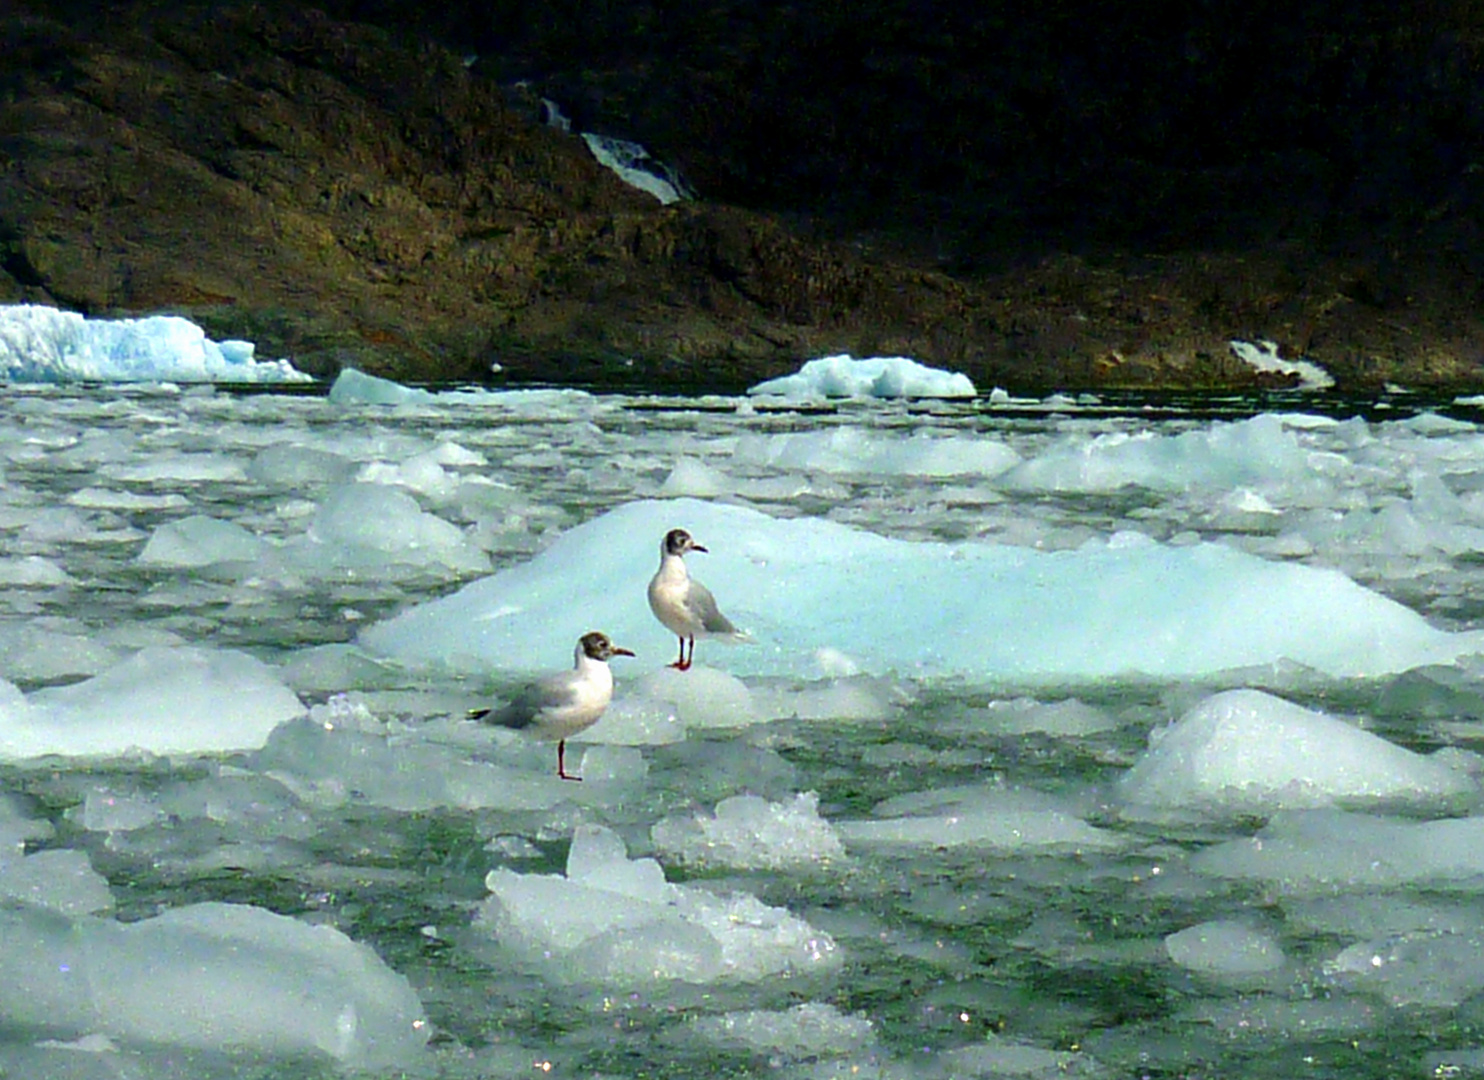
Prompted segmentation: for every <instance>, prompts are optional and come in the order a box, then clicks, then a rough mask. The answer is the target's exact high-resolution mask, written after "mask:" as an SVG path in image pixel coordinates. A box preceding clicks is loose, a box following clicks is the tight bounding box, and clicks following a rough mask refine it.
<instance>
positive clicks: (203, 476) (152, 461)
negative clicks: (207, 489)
mask: <svg viewBox="0 0 1484 1080" xmlns="http://www.w3.org/2000/svg"><path fill="white" fill-rule="evenodd" d="M103 473H104V475H106V476H109V477H112V478H113V479H115V480H120V481H123V482H125V483H134V484H165V485H170V484H241V483H245V482H246V481H247V470H246V469H244V468H243V466H242V463H241V462H240V461H238V460H237V459H236V458H234V457H232V456H230V455H228V454H191V453H160V454H156V455H152V456H151V457H150V458H149V459H148V460H147V461H144V462H141V463H138V464H130V465H112V466H109V467H107V468H105V469H104V470H103Z"/></svg>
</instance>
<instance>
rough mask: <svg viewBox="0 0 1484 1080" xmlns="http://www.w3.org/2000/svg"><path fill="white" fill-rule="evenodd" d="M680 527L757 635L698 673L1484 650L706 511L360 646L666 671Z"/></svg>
mask: <svg viewBox="0 0 1484 1080" xmlns="http://www.w3.org/2000/svg"><path fill="white" fill-rule="evenodd" d="M677 526H680V527H684V528H686V529H688V530H689V531H690V532H691V533H692V534H693V535H694V536H695V537H696V538H697V539H698V540H699V541H700V542H701V543H703V544H705V545H706V546H707V547H708V548H709V549H710V553H709V554H705V555H694V556H692V557H691V559H690V562H691V563H692V564H693V565H692V572H693V573H694V574H695V575H696V576H697V577H698V578H700V579H701V580H702V581H704V582H705V583H706V585H707V586H708V587H709V588H710V589H711V591H712V592H713V593H715V594H716V596H717V599H718V600H719V602H720V604H721V606H722V608H723V610H725V611H726V612H727V613H728V615H729V616H730V617H731V618H732V621H733V622H735V623H736V624H738V625H739V626H741V627H743V628H744V629H746V630H748V631H750V632H751V634H752V637H753V638H754V643H753V644H746V645H739V646H736V647H722V646H719V645H718V644H716V643H712V642H708V643H705V644H703V645H702V647H701V657H702V659H703V660H704V662H706V663H708V664H713V665H716V666H717V667H720V668H723V669H725V670H727V671H730V672H732V673H733V674H736V675H791V676H795V677H805V678H817V677H819V676H820V675H821V674H826V673H827V672H824V671H822V669H821V665H820V661H819V659H818V658H819V657H820V656H830V655H839V654H843V655H845V656H848V657H850V658H851V659H852V662H853V663H854V664H855V665H856V666H857V667H858V669H859V670H860V671H862V672H864V673H867V674H875V675H882V674H890V673H897V674H903V675H912V676H940V677H950V676H957V677H962V678H968V679H974V680H980V681H988V682H995V681H1004V682H1014V683H1016V684H1046V683H1055V684H1058V685H1065V684H1067V683H1069V682H1078V681H1093V680H1101V679H1106V678H1111V677H1120V676H1127V677H1135V676H1139V675H1145V676H1150V677H1156V678H1187V677H1192V676H1200V675H1209V674H1212V673H1214V672H1220V671H1228V670H1231V669H1234V668H1243V667H1250V666H1255V665H1272V664H1276V663H1279V662H1281V661H1289V662H1292V663H1296V664H1301V665H1304V666H1307V667H1311V668H1315V669H1317V670H1319V671H1322V672H1324V673H1326V674H1328V675H1333V676H1340V677H1346V676H1370V675H1380V674H1387V673H1391V672H1397V671H1404V670H1407V669H1409V668H1412V667H1416V666H1418V665H1420V664H1427V663H1450V662H1452V661H1453V660H1455V659H1456V658H1457V657H1459V656H1460V655H1463V654H1469V653H1474V652H1479V651H1484V635H1481V634H1478V633H1468V634H1451V633H1447V632H1444V631H1441V630H1437V629H1435V628H1433V627H1431V626H1429V625H1428V623H1427V622H1426V621H1425V620H1424V619H1423V618H1422V617H1421V616H1420V615H1418V614H1417V613H1416V612H1414V611H1411V610H1409V609H1408V608H1406V607H1403V606H1402V605H1401V604H1398V603H1396V602H1395V601H1392V600H1389V599H1387V598H1386V597H1384V596H1381V595H1380V594H1379V593H1376V592H1372V591H1371V590H1369V589H1366V588H1363V587H1362V586H1360V585H1357V584H1356V583H1355V582H1353V581H1351V580H1350V579H1349V578H1347V577H1346V576H1345V575H1343V574H1341V573H1339V572H1337V571H1333V570H1321V569H1313V568H1311V567H1306V566H1298V565H1292V564H1288V563H1275V562H1268V561H1266V560H1264V559H1261V558H1259V557H1257V556H1254V555H1249V554H1246V553H1244V552H1241V551H1237V550H1235V549H1233V548H1230V547H1227V546H1224V545H1217V544H1196V545H1192V546H1188V547H1171V546H1167V545H1163V544H1157V543H1154V542H1152V541H1148V540H1145V539H1143V538H1141V537H1140V538H1131V537H1122V538H1120V539H1119V541H1118V542H1116V543H1106V544H1105V543H1095V544H1089V545H1087V546H1084V547H1083V548H1080V549H1078V550H1076V551H1058V552H1044V551H1037V550H1033V549H1029V548H1017V547H1009V546H1003V545H994V544H985V543H976V542H965V543H937V542H929V541H907V540H896V539H891V538H888V537H884V536H880V535H877V534H875V533H870V532H866V531H863V530H860V529H855V528H851V527H848V526H845V525H840V524H837V523H835V522H831V521H827V520H823V519H819V518H790V519H779V518H774V517H770V516H768V515H767V514H763V513H760V512H758V511H756V510H751V509H747V508H744V507H739V506H728V505H723V504H718V503H710V502H703V501H700V500H695V499H675V500H659V501H656V500H643V501H637V502H631V503H628V504H626V505H624V506H620V507H618V508H616V509H614V510H611V511H609V512H607V513H605V514H602V515H601V516H599V517H597V518H594V519H592V520H590V521H588V522H585V523H584V524H582V525H579V526H577V527H576V528H573V529H570V530H568V531H567V532H565V533H563V534H562V535H561V536H560V537H559V538H558V539H557V540H556V541H555V542H554V543H553V544H552V545H551V546H550V547H548V548H546V549H545V550H544V551H542V552H541V553H540V554H539V555H537V556H535V557H534V558H532V559H531V560H530V561H529V562H526V563H524V564H521V565H517V566H513V567H510V568H508V569H506V570H502V571H500V572H498V573H496V574H493V575H491V576H489V577H486V578H483V579H481V580H479V581H476V582H473V583H472V584H470V585H468V586H466V587H464V588H463V589H461V590H459V591H458V592H456V593H454V594H452V595H451V596H447V597H444V598H442V599H439V600H434V601H431V602H429V603H426V604H422V605H419V606H417V607H414V608H411V609H409V610H407V611H405V612H403V613H402V614H400V615H398V616H396V617H395V618H393V619H390V620H388V621H386V622H383V623H380V624H378V625H376V626H373V627H370V628H368V629H367V630H366V631H365V632H363V634H362V636H361V643H362V644H363V645H364V646H365V647H367V648H368V649H370V650H372V651H374V652H378V653H381V654H383V655H386V656H390V657H392V658H395V659H397V660H400V661H403V662H407V663H412V664H429V665H440V666H447V667H450V668H453V669H455V670H464V671H470V672H489V671H500V670H504V671H513V672H522V673H524V672H532V671H540V670H543V669H545V668H546V667H548V666H549V665H550V653H551V649H552V644H551V643H552V642H553V641H557V642H560V641H568V640H576V639H577V638H578V637H580V636H581V635H582V634H584V633H586V632H587V631H589V630H592V629H595V628H601V629H603V630H605V631H606V632H607V633H609V634H610V635H612V636H613V637H614V639H615V640H617V641H622V642H623V643H624V644H625V645H627V646H629V647H630V648H633V649H635V650H636V651H637V652H638V653H639V654H640V656H641V658H648V660H649V661H650V662H652V663H654V664H655V665H656V666H659V664H660V663H661V662H664V661H668V660H669V659H670V657H671V656H672V655H673V654H674V650H675V640H674V638H673V637H671V636H670V635H669V634H668V633H667V632H666V631H665V630H664V629H663V628H662V627H661V626H660V625H659V623H657V622H656V621H655V619H654V617H653V616H652V615H651V614H650V612H649V608H648V606H647V604H646V603H645V600H644V596H645V588H646V585H647V583H648V581H649V578H650V576H651V575H652V574H653V573H654V568H655V565H656V561H657V556H656V549H657V547H658V544H659V538H660V537H662V536H663V535H664V534H665V532H666V531H667V530H669V529H672V528H675V527H677ZM884 613H890V617H883V614H884Z"/></svg>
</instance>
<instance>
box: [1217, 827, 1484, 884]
mask: <svg viewBox="0 0 1484 1080" xmlns="http://www.w3.org/2000/svg"><path fill="white" fill-rule="evenodd" d="M1190 865H1191V868H1192V869H1193V870H1196V871H1198V872H1200V873H1203V874H1211V875H1213V876H1216V877H1224V878H1241V879H1248V880H1253V881H1259V882H1263V883H1266V884H1268V885H1271V886H1275V887H1278V888H1281V889H1282V890H1283V891H1285V892H1288V893H1296V894H1299V895H1303V894H1307V893H1325V894H1327V893H1333V892H1335V891H1338V890H1340V889H1366V890H1370V889H1385V888H1393V889H1394V888H1398V887H1401V886H1404V885H1443V884H1451V885H1474V886H1477V883H1478V882H1480V881H1484V817H1467V818H1448V819H1445V820H1442V821H1426V822H1413V821H1399V820H1396V819H1392V818H1383V817H1375V816H1372V815H1369V814H1353V813H1346V812H1343V811H1338V810H1301V811H1284V812H1281V813H1279V814H1276V815H1275V816H1274V817H1273V819H1272V821H1270V822H1269V823H1268V825H1267V827H1266V828H1264V829H1263V830H1262V831H1261V832H1259V833H1258V834H1257V835H1256V836H1254V837H1251V838H1244V839H1241V840H1229V841H1227V842H1226V843H1224V844H1217V845H1215V846H1214V847H1209V848H1206V849H1205V850H1204V851H1201V852H1199V853H1197V854H1196V855H1195V856H1194V857H1193V858H1192V859H1191V861H1190Z"/></svg>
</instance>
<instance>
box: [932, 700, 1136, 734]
mask: <svg viewBox="0 0 1484 1080" xmlns="http://www.w3.org/2000/svg"><path fill="white" fill-rule="evenodd" d="M950 726H951V727H952V728H953V729H955V730H959V729H972V730H976V731H984V732H988V733H991V734H995V735H1030V734H1035V733H1039V734H1043V735H1053V736H1056V737H1059V738H1077V737H1083V736H1088V735H1096V734H1099V733H1100V732H1104V731H1112V730H1113V729H1115V728H1117V727H1118V726H1119V724H1118V721H1117V720H1115V719H1113V717H1111V716H1109V715H1108V714H1107V713H1105V712H1103V711H1102V710H1101V709H1097V708H1094V707H1093V706H1091V705H1088V704H1086V703H1085V702H1081V701H1078V700H1077V699H1076V698H1067V699H1066V700H1064V701H1056V702H1050V703H1047V702H1041V701H1037V700H1035V699H1034V698H1013V699H1011V700H1008V701H991V702H990V703H989V704H988V705H986V706H985V707H984V711H983V712H982V713H978V712H976V713H973V714H970V715H969V716H967V717H965V718H963V719H962V720H960V721H957V722H955V723H954V724H952V725H950Z"/></svg>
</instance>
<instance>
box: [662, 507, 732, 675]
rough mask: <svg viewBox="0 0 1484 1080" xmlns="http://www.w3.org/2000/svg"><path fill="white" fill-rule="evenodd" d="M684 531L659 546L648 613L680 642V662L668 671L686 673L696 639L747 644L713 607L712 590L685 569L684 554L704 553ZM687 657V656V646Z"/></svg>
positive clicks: (672, 534) (669, 534) (669, 535)
mask: <svg viewBox="0 0 1484 1080" xmlns="http://www.w3.org/2000/svg"><path fill="white" fill-rule="evenodd" d="M705 550H706V549H705V548H703V547H702V546H701V545H700V544H698V543H696V542H695V541H694V540H693V539H691V535H690V533H688V532H686V531H685V530H684V529H671V530H670V531H669V532H667V533H665V538H664V540H662V541H661V542H660V568H659V570H657V571H655V575H654V577H653V578H651V579H650V581H649V610H651V611H653V612H654V617H655V618H656V619H658V620H659V621H660V622H662V623H664V625H665V626H666V627H667V628H668V629H669V631H670V633H672V634H674V635H675V636H676V637H678V638H679V639H680V659H678V660H676V661H675V663H673V664H671V665H670V667H672V668H677V669H679V670H680V671H689V670H690V665H691V661H693V660H694V659H695V656H696V638H697V637H698V636H699V637H731V638H732V639H733V640H735V641H742V640H746V635H744V634H743V633H742V632H741V631H739V630H738V629H737V628H736V627H735V626H733V625H732V623H731V620H730V619H728V618H727V617H726V616H725V615H723V614H722V613H721V609H720V608H718V607H717V606H716V597H714V596H712V595H711V590H710V589H708V588H706V586H704V585H702V584H701V583H700V582H699V581H696V580H695V579H694V578H692V577H691V576H690V574H689V573H688V572H687V571H686V569H685V553H686V552H687V551H705ZM687 642H689V643H690V655H689V656H687V655H686V651H685V646H686V643H687Z"/></svg>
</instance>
